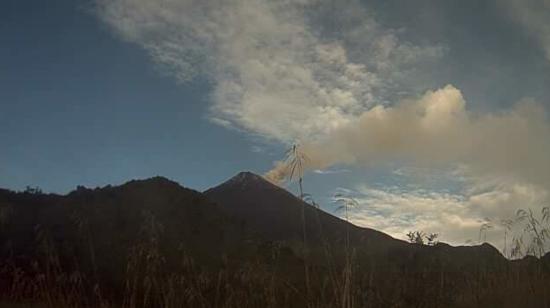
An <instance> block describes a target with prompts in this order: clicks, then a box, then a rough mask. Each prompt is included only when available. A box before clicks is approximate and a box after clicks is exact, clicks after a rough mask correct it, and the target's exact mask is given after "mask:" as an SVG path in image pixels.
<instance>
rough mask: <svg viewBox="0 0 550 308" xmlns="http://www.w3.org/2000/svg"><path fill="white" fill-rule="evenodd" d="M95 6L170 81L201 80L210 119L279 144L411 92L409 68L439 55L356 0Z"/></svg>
mask: <svg viewBox="0 0 550 308" xmlns="http://www.w3.org/2000/svg"><path fill="white" fill-rule="evenodd" d="M97 9H98V13H99V16H100V18H101V19H102V20H103V21H104V22H105V23H106V24H108V25H109V26H110V27H111V29H113V30H114V31H115V32H116V33H117V34H118V35H119V36H121V37H122V38H123V39H125V40H127V41H129V42H132V43H135V44H138V45H139V46H141V47H143V48H144V49H145V50H147V51H148V52H149V54H150V56H151V58H152V59H153V61H154V62H156V63H157V64H158V65H159V66H161V67H162V68H164V71H165V72H168V73H170V74H172V75H174V76H175V77H176V78H178V80H180V81H185V80H189V79H190V78H193V77H195V76H196V75H198V74H201V75H204V76H206V78H208V79H209V80H210V81H211V83H212V85H213V93H211V101H212V106H211V108H210V111H211V112H210V115H209V117H210V119H211V120H213V121H214V122H216V123H218V124H222V125H226V126H230V127H233V128H237V129H241V130H244V131H246V132H249V133H252V134H256V135H260V136H262V137H265V138H268V139H271V140H277V141H282V142H287V143H289V142H293V141H294V140H296V139H304V140H306V139H307V140H310V139H312V138H316V137H318V136H321V135H324V134H326V133H328V132H330V131H332V130H333V129H336V128H338V127H341V126H343V125H344V124H346V123H349V122H350V121H353V120H354V119H355V118H356V117H357V116H358V115H360V114H361V113H362V112H363V111H364V110H366V109H367V108H369V107H372V106H373V105H376V104H380V103H384V102H388V101H390V100H391V99H393V98H394V97H396V96H399V95H404V94H405V93H407V92H408V91H412V88H414V86H415V85H414V82H410V80H414V79H411V78H407V76H409V75H413V74H415V73H416V71H417V66H416V65H415V64H416V63H423V64H424V65H425V66H426V67H427V66H429V65H430V63H432V62H434V61H435V59H438V58H439V57H441V55H442V54H443V53H444V52H445V48H444V47H442V46H438V45H426V46H424V45H415V44H413V43H411V42H407V41H401V40H400V38H399V36H400V31H397V30H392V29H385V28H383V27H382V26H381V25H379V24H378V23H377V22H376V20H374V18H372V17H371V16H370V15H369V14H368V13H367V11H366V9H365V8H364V7H363V6H362V5H361V4H360V3H359V2H358V1H355V0H348V1H328V0H327V1H320V0H284V1H266V0H228V1H208V0H206V1H205V0H201V1H197V0H183V1H182V0H98V1H97ZM327 17H328V18H327ZM336 29H337V30H336ZM404 80H407V86H404V85H403V84H404V83H405V82H404Z"/></svg>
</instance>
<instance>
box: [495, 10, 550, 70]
mask: <svg viewBox="0 0 550 308" xmlns="http://www.w3.org/2000/svg"><path fill="white" fill-rule="evenodd" d="M502 4H503V5H505V6H506V8H507V9H508V13H509V14H510V16H511V17H512V18H513V19H514V20H515V21H517V22H518V23H519V24H520V25H522V26H523V27H524V28H525V30H526V31H527V33H528V34H529V35H530V36H531V37H533V38H534V39H536V40H537V41H538V42H539V44H540V45H541V47H542V48H543V50H544V52H545V54H546V58H547V59H548V61H550V0H505V1H502Z"/></svg>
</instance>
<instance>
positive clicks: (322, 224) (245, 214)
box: [204, 172, 404, 246]
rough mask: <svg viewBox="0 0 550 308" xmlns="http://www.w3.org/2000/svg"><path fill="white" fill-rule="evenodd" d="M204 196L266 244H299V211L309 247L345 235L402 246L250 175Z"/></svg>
mask: <svg viewBox="0 0 550 308" xmlns="http://www.w3.org/2000/svg"><path fill="white" fill-rule="evenodd" d="M204 194H205V195H206V196H207V197H209V198H210V199H211V200H213V201H215V202H217V203H218V204H220V205H221V206H222V209H223V210H224V211H225V212H226V213H227V214H229V215H230V216H232V217H234V218H236V219H239V220H240V221H242V222H245V223H246V224H247V225H249V226H250V227H251V229H253V230H256V231H257V232H259V233H260V234H261V235H262V236H263V237H265V238H268V239H270V240H297V241H301V240H302V236H303V234H302V207H303V208H304V210H305V211H304V212H305V224H306V230H307V232H306V234H308V235H309V239H310V240H311V241H312V244H315V243H320V241H321V240H322V239H324V238H326V239H327V240H330V241H331V242H340V243H341V244H342V245H343V241H344V239H345V238H346V232H348V231H349V232H350V234H351V236H352V237H353V238H354V240H355V241H358V240H365V241H373V242H376V243H377V244H380V245H383V246H396V245H397V246H398V245H400V244H404V243H403V242H402V241H398V240H395V239H393V238H392V237H390V236H388V235H386V234H384V233H382V232H379V231H376V230H372V229H367V228H359V227H357V226H355V225H353V224H351V223H348V222H347V221H345V220H342V219H340V218H338V217H335V216H333V215H331V214H328V213H326V212H324V211H322V210H320V209H318V208H316V207H314V206H312V205H311V204H308V203H306V202H304V201H302V200H300V199H299V198H297V197H296V196H294V195H293V194H291V193H289V192H288V191H286V190H284V189H282V188H280V187H278V186H276V185H274V184H272V183H270V182H269V181H267V180H265V179H264V178H263V177H261V176H259V175H256V174H254V173H251V172H241V173H239V174H237V175H236V176H234V177H232V178H231V179H229V180H228V181H226V182H224V183H222V184H221V185H219V186H216V187H213V188H211V189H208V190H206V191H205V192H204Z"/></svg>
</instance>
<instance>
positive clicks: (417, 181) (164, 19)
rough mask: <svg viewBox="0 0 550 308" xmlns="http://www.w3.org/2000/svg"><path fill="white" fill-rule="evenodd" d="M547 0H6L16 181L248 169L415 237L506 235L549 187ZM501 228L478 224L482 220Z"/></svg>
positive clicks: (3, 129)
mask: <svg viewBox="0 0 550 308" xmlns="http://www.w3.org/2000/svg"><path fill="white" fill-rule="evenodd" d="M549 20H550V1H548V0H503V1H496V0H487V1H474V0H464V1H450V0H449V1H447V0H443V1H435V0H432V1H428V0H420V1H406V2H405V1H397V0H371V1H360V0H344V1H341V0H340V1H335V0H332V1H331V0H282V1H267V0H227V1H205V0H202V1H197V0H86V1H84V0H77V1H75V0H71V1H68V0H52V1H47V2H46V1H25V0H17V1H15V0H4V1H2V2H1V3H0V140H2V142H1V143H0V146H1V148H0V187H5V188H9V189H15V190H21V189H24V188H25V187H26V186H27V185H29V186H39V187H41V188H42V189H43V190H44V191H47V192H55V193H67V192H69V191H71V190H72V189H74V188H75V187H76V185H85V186H88V187H96V186H103V185H107V184H120V183H123V182H125V181H128V180H130V179H134V178H147V177H151V176H155V175H162V176H165V177H168V178H170V179H173V180H175V181H178V182H179V183H181V184H182V185H184V186H186V187H191V188H194V189H197V190H204V189H207V188H208V187H211V186H214V185H216V184H218V183H220V182H222V181H224V180H225V179H227V178H229V177H231V176H232V175H234V174H235V173H237V172H239V171H242V170H251V171H253V172H256V173H259V174H266V176H267V177H268V178H269V179H270V180H272V181H273V182H276V183H278V184H279V185H282V186H284V187H287V188H288V189H290V190H292V191H294V192H296V187H295V186H296V185H295V183H294V184H293V183H287V182H285V181H283V180H284V178H285V177H287V176H288V169H287V168H284V166H285V165H284V163H281V160H282V159H283V158H284V153H285V150H286V149H288V148H289V147H290V146H291V145H293V144H298V145H299V148H300V150H301V151H303V152H304V153H305V154H306V155H307V157H308V158H309V159H308V162H307V166H306V170H305V174H304V188H305V190H306V192H308V193H310V194H312V195H313V196H314V198H315V199H316V200H317V201H318V202H319V203H320V204H321V205H322V207H323V208H324V209H325V210H327V211H331V212H332V211H333V209H334V206H333V204H332V203H331V198H332V196H333V195H334V194H335V193H338V192H340V193H345V194H347V195H350V196H353V197H354V198H356V199H357V200H358V201H359V206H358V207H357V208H356V209H354V210H353V214H352V216H351V219H352V220H353V222H354V223H356V224H359V225H362V226H367V227H372V228H376V229H379V230H382V231H385V232H387V233H389V234H391V235H393V236H396V237H399V238H403V236H404V234H405V233H406V232H408V231H411V230H422V231H424V232H436V233H439V234H440V237H441V240H442V241H446V242H450V243H453V244H464V243H466V242H478V241H480V240H481V237H483V239H486V240H488V241H489V242H491V243H493V244H495V245H496V246H497V247H502V246H503V243H502V240H501V239H502V231H503V227H502V226H501V224H500V222H501V220H504V219H507V218H510V217H512V216H513V215H514V213H515V212H516V211H517V209H518V208H531V209H533V211H535V213H538V212H540V210H541V208H542V207H544V206H545V205H546V204H548V201H549V200H548V198H549V197H550V196H549V191H548V189H549V187H550V123H549V122H548V119H547V110H548V109H549V108H550V86H549V85H550V22H549ZM485 223H489V224H491V225H492V226H493V228H492V229H490V230H488V231H487V232H484V233H483V234H480V228H481V226H482V225H483V224H485Z"/></svg>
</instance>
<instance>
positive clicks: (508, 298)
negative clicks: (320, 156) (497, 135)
mask: <svg viewBox="0 0 550 308" xmlns="http://www.w3.org/2000/svg"><path fill="white" fill-rule="evenodd" d="M302 210H303V211H304V218H305V219H304V220H302ZM303 222H305V231H306V232H305V233H306V243H304V241H303V235H304V234H303V231H304V229H303ZM348 236H349V246H348V245H346V243H347V240H346V239H347V238H348ZM346 256H348V257H346ZM189 260H191V261H189ZM350 260H351V261H350ZM549 261H550V255H546V256H545V257H544V258H542V260H539V259H536V258H534V259H533V258H525V259H523V260H516V261H513V262H512V261H508V260H506V259H505V258H504V257H503V256H502V255H501V254H500V253H499V252H498V250H496V249H495V248H494V247H493V246H491V245H489V244H483V245H480V246H471V247H470V246H468V247H453V246H450V245H447V244H444V243H440V244H438V245H435V246H427V245H418V244H410V243H406V242H404V241H401V240H397V239H394V238H392V237H390V236H388V235H386V234H384V233H382V232H379V231H376V230H373V229H369V228H361V227H357V226H355V225H353V224H350V223H348V222H347V221H345V220H342V219H340V218H337V217H335V216H333V215H330V214H328V213H326V212H324V211H322V210H320V209H318V208H316V207H314V206H312V205H310V204H308V203H305V202H303V201H302V200H300V199H299V198H297V197H295V196H294V195H292V194H291V193H289V192H287V191H286V190H284V189H282V188H280V187H278V186H276V185H273V184H272V183H270V182H268V181H266V180H265V179H263V178H262V177H261V176H258V175H255V174H253V173H250V172H242V173H239V174H238V175H236V176H234V177H233V178H231V179H230V180H228V181H226V182H225V183H222V184H220V185H218V186H216V187H214V188H211V189H209V190H207V191H205V192H204V193H200V192H197V191H194V190H191V189H187V188H184V187H182V186H180V185H179V184H177V183H175V182H172V181H170V180H168V179H165V178H162V177H155V178H151V179H148V180H139V181H131V182H128V183H126V184H123V185H121V186H116V187H111V186H107V187H103V188H96V189H88V188H84V187H78V188H77V190H75V191H73V192H71V193H69V194H67V195H65V196H60V195H53V194H42V193H39V192H38V191H30V192H20V193H17V192H12V191H8V190H1V189H0V306H1V303H2V298H5V297H6V296H8V298H11V297H9V296H10V294H12V293H9V292H14V291H10V290H13V288H14V287H13V286H14V283H15V282H17V281H25V280H24V279H23V278H25V277H26V278H25V279H27V280H28V281H30V283H29V284H28V285H27V284H24V286H25V287H24V288H23V287H21V288H20V289H21V290H19V289H18V290H19V291H18V292H19V293H16V294H18V295H17V296H18V298H25V296H27V297H33V298H34V297H36V296H37V295H36V292H38V294H39V295H40V294H42V293H40V292H44V289H43V288H42V289H40V288H39V289H33V287H32V286H33V285H34V286H35V287H36V285H38V286H41V285H48V284H46V282H48V281H50V280H49V278H40V277H50V276H51V277H52V278H51V281H50V283H51V284H52V285H60V281H65V283H68V282H67V281H69V282H70V281H71V280H69V279H65V280H63V279H61V278H59V275H61V273H73V274H71V275H74V273H75V272H78V273H82V275H83V276H84V277H87V278H86V279H83V280H82V281H84V282H85V283H86V285H87V286H88V287H87V288H85V287H82V286H81V287H80V288H82V289H86V290H96V289H97V286H98V285H102V286H103V288H102V290H104V291H103V293H102V294H103V295H104V296H105V297H109V298H112V299H113V301H114V302H118V303H119V304H120V303H123V302H125V301H126V296H128V295H127V294H128V292H129V290H130V291H131V290H133V291H132V292H134V293H132V294H134V295H133V296H135V293H136V292H137V293H140V294H146V296H145V297H146V298H149V300H150V301H151V304H147V302H145V303H144V304H143V305H141V304H140V305H134V306H132V305H130V306H132V307H135V306H147V307H149V306H150V307H154V306H158V305H160V304H158V303H160V301H161V300H162V299H163V298H164V297H165V296H167V295H166V294H164V293H163V292H167V291H166V290H167V288H168V289H170V288H174V284H175V283H176V282H174V281H177V283H180V284H181V285H180V288H181V290H182V291H181V292H184V293H185V294H187V295H186V296H187V297H185V301H183V302H182V303H181V304H180V305H176V306H217V305H216V304H214V302H210V301H209V300H219V298H220V296H222V297H223V296H228V298H227V300H229V298H231V299H232V300H233V301H235V303H241V302H242V301H243V300H245V299H246V300H248V299H250V298H254V296H259V295H258V294H264V295H265V294H271V293H269V292H275V293H277V294H279V295H278V296H281V298H286V300H287V301H286V302H285V304H284V305H285V306H289V305H290V306H292V305H294V306H296V307H303V306H304V305H305V304H306V303H307V302H309V301H311V300H312V298H311V297H310V296H312V295H308V296H306V297H304V295H303V294H304V292H305V291H306V290H307V289H305V286H304V279H303V278H304V277H303V268H304V265H306V266H308V267H309V268H310V269H311V273H312V277H311V281H312V282H311V284H312V286H310V287H309V288H311V289H315V290H317V291H315V292H317V293H316V295H315V296H317V297H318V298H319V299H320V300H321V299H322V302H323V303H326V305H327V306H334V305H336V304H338V305H340V303H341V300H342V299H341V298H339V296H341V294H347V293H346V292H348V291H346V290H348V289H349V288H351V286H355V288H354V289H353V290H354V291H353V292H355V293H353V294H351V293H350V295H349V296H353V297H354V298H356V300H358V301H364V302H365V303H370V304H369V305H370V306H376V307H386V306H396V307H407V306H419V307H420V306H453V305H454V306H462V307H467V306H472V305H476V306H487V305H488V306H494V305H498V306H513V305H515V304H517V303H523V304H524V305H525V306H531V307H538V306H540V304H541V303H544V304H546V303H548V302H549V301H550V295H549V296H548V297H545V296H546V295H545V294H546V293H545V292H546V287H544V288H542V287H541V285H542V284H543V283H548V282H550V275H549V274H550V262H549ZM350 262H351V263H352V264H351V263H350ZM190 264H192V266H191V265H190ZM244 269H248V270H244ZM346 271H349V272H346ZM44 273H46V274H44ZM244 273H247V274H244ZM346 273H347V274H346ZM351 273H353V275H352V274H351ZM67 275H69V274H67ZM69 276H70V275H69ZM21 277H23V278H21ZM62 277H65V276H62ZM71 277H72V276H71ZM136 277H137V278H136ZM189 277H191V278H189ZM16 278H17V279H19V280H17V279H16ZM153 278H154V279H153ZM195 278H196V281H195V280H193V279H195ZM37 279H38V280H37ZM40 279H43V280H44V279H45V281H46V282H44V281H42V280H40ZM190 279H191V280H190ZM37 281H39V282H40V281H41V282H40V283H37ZM132 281H133V282H132ZM190 281H191V282H190ZM138 282H139V283H138ZM503 282H505V283H503ZM164 283H166V284H167V285H165V284H164ZM248 285H251V286H254V288H253V289H247V288H248V287H246V288H245V286H248ZM71 286H72V285H71ZM129 286H133V287H132V288H130V287H129ZM151 286H156V287H151ZM222 286H223V288H225V289H224V290H225V291H223V292H222V291H220V290H221V289H220V288H222ZM346 286H347V287H346ZM52 288H53V287H52ZM71 288H73V287H71ZM223 288H222V289H223ZM256 288H260V289H256ZM327 288H328V289H327ZM346 288H348V289H346ZM33 290H34V291H33ZM37 290H38V291H37ZM56 290H57V289H56ZM59 290H60V291H59V294H65V293H66V290H65V289H63V288H60V289H59ZM71 290H72V289H71ZM136 290H138V291H136ZM170 290H172V289H170ZM243 290H246V292H245V291H243ZM266 290H271V291H269V292H268V293H265V292H267V291H266ZM289 290H290V291H289ZM323 290H324V291H323ZM349 290H350V291H349V292H351V289H349ZM512 291H513V292H516V294H524V293H525V294H527V293H528V294H530V295H532V296H533V297H532V298H529V299H525V301H522V300H524V299H523V298H521V297H517V296H512V295H513V292H512ZM6 292H7V293H6ZM82 292H84V291H82ZM94 292H95V293H94ZM148 292H150V293H148ZM174 292H175V291H174ZM232 292H233V293H232ZM247 292H248V293H247ZM287 292H291V293H287ZM311 292H313V291H311ZM522 292H523V293H522ZM529 292H531V293H529ZM84 293H85V294H88V295H89V296H92V297H93V296H96V295H94V294H96V293H97V290H96V291H85V292H84ZM176 293H177V292H176ZM176 293H170V294H176ZM275 293H273V294H275ZM56 294H57V293H56ZM79 294H81V293H79ZM90 294H91V295H90ZM224 294H225V295H224ZM228 294H230V295H228ZM285 294H286V295H285ZM300 294H302V295H300ZM305 294H310V293H309V292H306V293H305ZM88 295H87V296H88ZM80 296H83V295H82V294H81V295H80ZM163 296H164V297H163ZM171 296H175V295H171ZM265 296H267V295H265ZM270 296H271V295H270ZM272 296H275V295H272ZM323 296H326V298H324V297H323ZM12 297H13V296H12ZM50 297H51V296H50ZM176 298H177V297H176ZM155 302H156V303H157V304H154V303H155ZM260 302H261V301H260ZM260 302H259V303H260ZM205 303H208V304H205ZM525 303H526V304H525ZM451 304H452V305H451ZM235 305H237V304H235ZM258 305H259V306H264V304H258ZM244 306H246V305H244ZM248 306H252V307H255V306H254V305H252V304H250V305H248ZM359 306H360V305H359Z"/></svg>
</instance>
